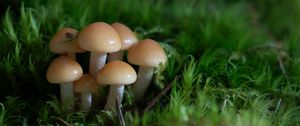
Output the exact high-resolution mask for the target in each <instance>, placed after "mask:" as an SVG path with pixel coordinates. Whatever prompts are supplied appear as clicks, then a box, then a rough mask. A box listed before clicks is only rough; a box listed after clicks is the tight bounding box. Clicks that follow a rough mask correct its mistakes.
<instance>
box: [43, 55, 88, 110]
mask: <svg viewBox="0 0 300 126" xmlns="http://www.w3.org/2000/svg"><path fill="white" fill-rule="evenodd" d="M82 73H83V72H82V68H81V66H80V64H78V63H77V62H76V61H75V60H73V59H72V58H70V57H68V56H60V57H58V58H56V59H55V60H53V61H52V62H51V64H50V65H49V67H48V70H47V75H46V77H47V80H48V81H49V82H50V83H55V84H60V97H61V105H62V106H63V107H65V108H66V109H67V110H72V109H73V108H74V92H73V81H76V80H78V79H79V78H80V77H81V76H82Z"/></svg>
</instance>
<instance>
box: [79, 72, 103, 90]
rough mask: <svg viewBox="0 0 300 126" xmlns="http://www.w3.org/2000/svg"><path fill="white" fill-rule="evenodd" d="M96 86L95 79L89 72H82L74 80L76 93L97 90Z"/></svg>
mask: <svg viewBox="0 0 300 126" xmlns="http://www.w3.org/2000/svg"><path fill="white" fill-rule="evenodd" d="M97 88H98V84H97V82H96V80H95V79H94V78H93V77H92V76H91V75H89V74H84V75H83V76H82V77H81V78H80V79H79V80H77V81H75V82H74V91H75V92H77V93H93V92H96V91H97Z"/></svg>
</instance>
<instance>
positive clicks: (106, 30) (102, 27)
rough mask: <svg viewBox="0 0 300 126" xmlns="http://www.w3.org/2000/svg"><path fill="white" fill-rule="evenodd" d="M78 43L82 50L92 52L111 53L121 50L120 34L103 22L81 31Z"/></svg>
mask: <svg viewBox="0 0 300 126" xmlns="http://www.w3.org/2000/svg"><path fill="white" fill-rule="evenodd" d="M78 42H79V45H80V47H81V48H83V49H85V50H88V51H91V52H99V53H111V52H117V51H119V50H120V48H121V40H120V37H119V35H118V33H117V32H116V31H115V30H114V28H113V27H111V26H110V25H108V24H106V23H103V22H96V23H92V24H90V25H88V26H87V27H85V28H84V29H83V30H82V31H80V33H79V35H78Z"/></svg>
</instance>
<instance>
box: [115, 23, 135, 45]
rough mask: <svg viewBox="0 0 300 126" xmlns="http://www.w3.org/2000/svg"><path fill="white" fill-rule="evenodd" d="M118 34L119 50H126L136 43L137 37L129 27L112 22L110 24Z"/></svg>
mask: <svg viewBox="0 0 300 126" xmlns="http://www.w3.org/2000/svg"><path fill="white" fill-rule="evenodd" d="M111 26H112V27H113V28H114V29H115V30H116V31H117V32H118V34H119V36H120V39H121V50H127V49H129V48H130V47H131V46H133V45H134V44H136V43H137V41H138V39H137V37H136V36H135V34H134V33H133V31H132V30H130V28H128V27H127V26H126V25H124V24H122V23H118V22H117V23H113V24H112V25H111Z"/></svg>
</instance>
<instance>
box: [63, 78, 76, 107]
mask: <svg viewBox="0 0 300 126" xmlns="http://www.w3.org/2000/svg"><path fill="white" fill-rule="evenodd" d="M60 99H61V105H62V107H63V108H66V110H68V111H71V110H73V109H74V104H75V103H74V92H73V82H68V83H63V84H60Z"/></svg>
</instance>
